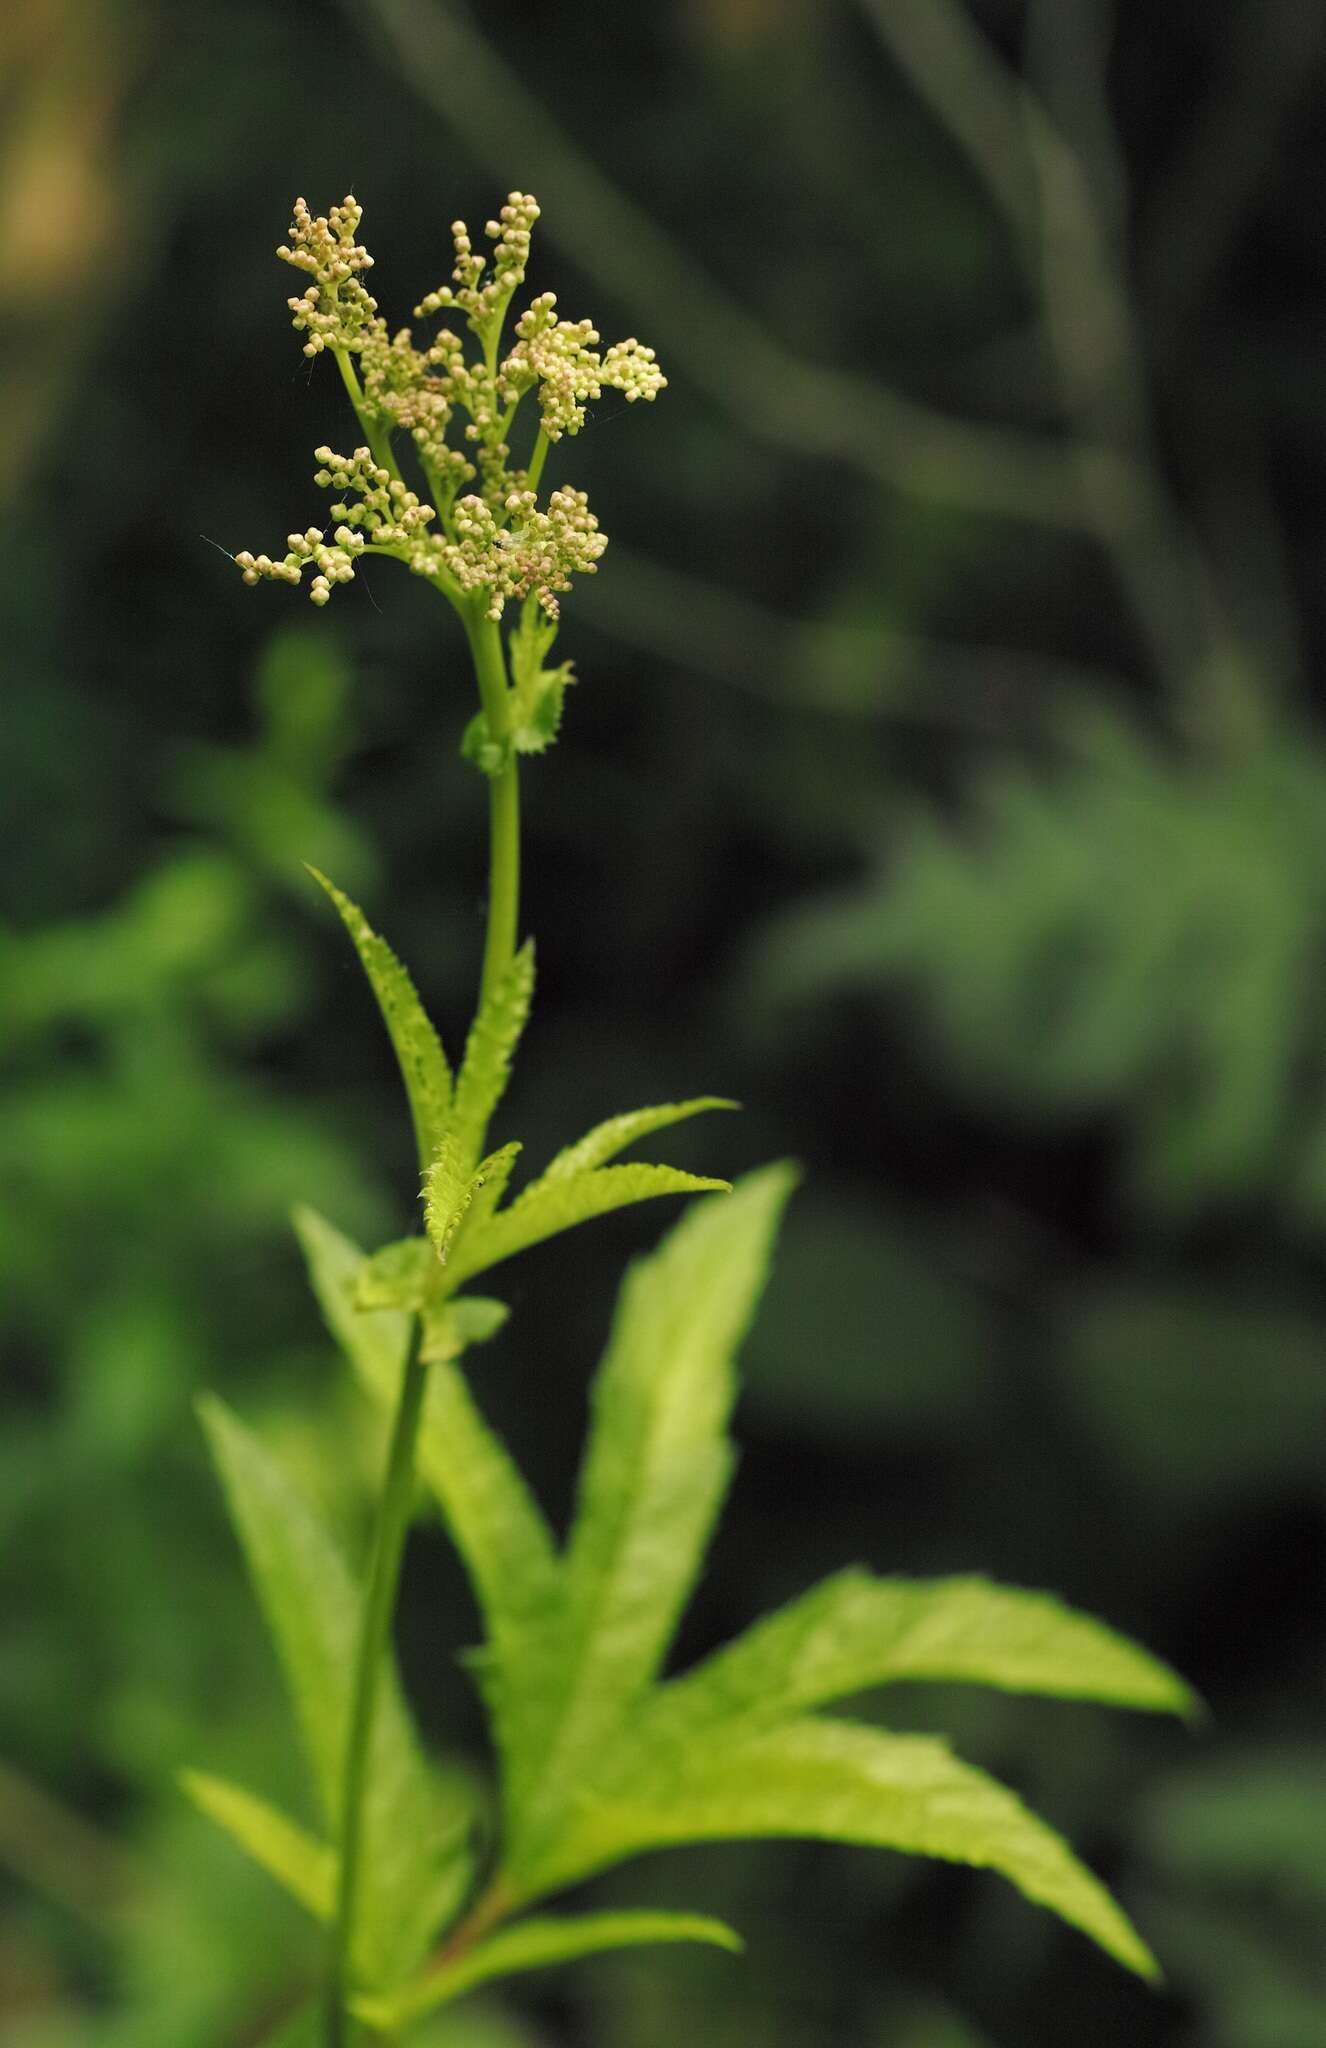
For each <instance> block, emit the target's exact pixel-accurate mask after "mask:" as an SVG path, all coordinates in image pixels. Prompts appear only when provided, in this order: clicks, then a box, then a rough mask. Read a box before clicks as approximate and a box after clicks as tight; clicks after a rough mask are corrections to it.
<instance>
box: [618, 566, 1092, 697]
mask: <svg viewBox="0 0 1326 2048" xmlns="http://www.w3.org/2000/svg"><path fill="white" fill-rule="evenodd" d="M586 617H587V618H588V620H589V623H590V624H591V625H594V626H597V627H598V628H599V629H600V630H601V631H603V632H606V633H608V634H610V635H611V636H612V637H613V638H614V639H617V640H621V641H624V642H625V643H626V645H628V646H631V647H638V648H640V649H642V650H643V651H644V652H646V653H649V654H651V655H655V656H658V657H661V658H662V659H664V660H666V661H675V662H676V663H677V664H678V666H679V667H682V668H685V669H689V670H691V672H692V673H700V674H703V675H707V676H710V677H712V678H713V679H714V680H715V681H716V682H722V683H726V684H729V685H732V686H735V687H736V688H738V689H740V690H743V691H745V692H746V693H747V694H749V695H752V696H755V697H759V698H760V699H762V700H764V701H765V702H773V703H776V704H780V705H782V706H784V707H785V708H787V709H789V710H796V711H809V712H815V713H819V714H821V715H824V716H827V717H830V718H835V717H836V718H842V717H847V718H888V719H894V720H897V721H899V722H903V721H911V722H914V723H917V724H924V725H953V726H960V727H962V728H963V729H964V730H969V731H987V730H988V731H992V732H998V733H1001V734H1005V735H1006V734H1007V732H1008V731H1009V728H1010V721H1011V720H1014V719H1016V718H1018V717H1021V718H1023V719H1027V718H1030V717H1033V716H1034V715H1035V713H1036V711H1037V709H1038V708H1039V706H1040V705H1041V704H1042V703H1043V702H1044V701H1046V700H1052V701H1058V702H1059V703H1060V704H1062V700H1063V698H1064V697H1065V696H1066V695H1071V696H1077V697H1086V696H1099V695H1100V694H1102V693H1105V692H1109V691H1117V689H1118V688H1119V679H1118V677H1117V676H1115V675H1113V674H1112V673H1111V672H1110V671H1108V670H1106V669H1103V668H1094V667H1091V666H1088V665H1087V664H1086V663H1078V662H1073V661H1062V660H1059V659H1056V658H1055V657H1053V656H1046V655H1040V654H1035V653H1026V652H1021V651H1014V650H1012V649H1010V648H1006V647H983V646H979V645H976V644H968V643H963V642H957V641H943V640H937V639H933V638H930V637H928V636H926V635H923V634H917V633H907V632H902V631H900V630H898V629H897V628H895V627H891V626H887V625H881V624H876V623H874V622H872V623H870V624H868V625H859V626H858V625H846V624H844V625H838V624H833V623H829V622H825V621H822V620H808V621H803V620H798V619H790V618H786V617H784V616H783V615H782V614H780V613H778V612H774V611H771V610H769V609H768V607H767V606H764V605H761V604H757V603H755V602H753V601H752V600H751V599H750V598H746V597H741V596H738V595H736V594H735V593H734V592H733V591H731V590H730V589H728V588H727V587H726V586H721V587H720V586H719V585H718V584H713V583H709V582H707V581H705V580H704V579H703V578H701V577H698V576H692V575H689V574H687V573H685V572H684V571H682V570H678V569H674V568H671V567H666V566H664V565H663V564H662V563H660V562H657V561H652V560H650V559H648V558H647V557H645V556H643V555H638V554H635V553H633V552H631V551H630V550H629V549H627V548H625V547H623V546H622V544H621V543H620V542H619V541H614V542H613V544H612V575H611V576H605V577H602V578H600V579H599V580H598V581H597V582H596V583H595V586H594V589H593V591H592V593H590V596H589V598H588V600H587V604H586Z"/></svg>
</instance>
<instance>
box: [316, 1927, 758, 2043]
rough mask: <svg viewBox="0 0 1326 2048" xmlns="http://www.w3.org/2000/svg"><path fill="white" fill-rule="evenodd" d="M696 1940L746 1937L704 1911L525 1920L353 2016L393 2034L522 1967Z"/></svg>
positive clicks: (727, 1942)
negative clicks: (644, 1946)
mask: <svg viewBox="0 0 1326 2048" xmlns="http://www.w3.org/2000/svg"><path fill="white" fill-rule="evenodd" d="M674 1941H698V1942H707V1943H709V1944H710V1946H712V1947H714V1948H722V1949H726V1950H727V1951H728V1953H729V1954H731V1955H739V1954H740V1953H741V1950H742V1947H743V1946H744V1944H743V1943H742V1940H741V1937H740V1935H738V1934H735V1933H734V1932H733V1930H732V1929H731V1928H730V1927H727V1926H725V1925H724V1924H723V1922H722V1921H721V1920H711V1919H710V1918H709V1917H708V1916H707V1915H705V1914H700V1913H651V1912H624V1913H584V1914H579V1915H577V1916H575V1917H574V1918H572V1917H570V1916H569V1915H568V1916H566V1917H562V1918H554V1917H552V1916H551V1915H549V1916H548V1917H546V1918H540V1919H531V1920H521V1921H519V1922H517V1923H516V1925H515V1926H512V1927H504V1928H502V1929H501V1930H500V1931H499V1932H498V1933H497V1934H494V1935H491V1936H490V1937H489V1938H488V1940H487V1941H485V1942H483V1943H482V1944H481V1945H480V1946H479V1947H478V1948H474V1949H471V1950H470V1952H469V1954H468V1955H464V1956H461V1957H459V1958H458V1959H457V1960H456V1961H455V1962H452V1963H444V1964H443V1965H442V1966H441V1967H440V1968H439V1969H436V1970H433V1971H431V1972H430V1973H429V1974H428V1975H427V1976H425V1977H423V1978H421V1979H420V1980H419V1982H418V1983H416V1984H413V1985H410V1986H408V1987H407V1988H406V1989H405V1990H404V1991H401V1992H397V1993H396V1994H395V1995H394V1996H392V1997H390V1998H362V1999H358V2000H356V2001H355V2007H354V2009H355V2013H356V2015H357V2017H358V2018H360V2019H363V2020H366V2021H367V2022H368V2024H369V2025H370V2026H374V2027H379V2028H381V2029H382V2030H383V2031H384V2032H387V2033H393V2032H395V2031H396V2030H397V2029H398V2028H401V2027H405V2026H408V2025H410V2024H411V2022H413V2021H414V2020H418V2019H422V2018H423V2016H424V2014H425V2013H427V2012H432V2011H433V2010H434V2009H435V2008H436V2007H437V2006H439V2005H444V2004H446V2003H447V2002H448V2001H449V2000H451V1999H453V1998H459V1997H461V1995H462V1994H463V1993H464V1992H466V1991H472V1990H474V1989H475V1987H476V1986H477V1985H479V1984H487V1983H490V1982H491V1981H492V1980H493V1979H494V1978H497V1977H511V1976H514V1975H516V1973H517V1972H518V1971H522V1970H540V1969H543V1968H545V1967H546V1965H548V1964H549V1963H567V1962H573V1961H574V1960H575V1959H576V1958H577V1957H579V1956H588V1955H596V1954H601V1953H602V1952H603V1951H604V1950H605V1949H617V1948H636V1947H640V1946H641V1945H647V1944H650V1943H655V1942H674Z"/></svg>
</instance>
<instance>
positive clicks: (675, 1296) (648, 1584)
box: [512, 1165, 795, 1882]
mask: <svg viewBox="0 0 1326 2048" xmlns="http://www.w3.org/2000/svg"><path fill="white" fill-rule="evenodd" d="M602 1170H603V1171H605V1172H608V1173H612V1172H624V1173H630V1172H633V1171H634V1170H635V1169H633V1168H630V1167H623V1168H611V1167H609V1168H605V1169H602ZM794 1180H795V1174H794V1173H793V1171H792V1169H791V1168H789V1167H787V1166H785V1165H784V1166H773V1167H767V1168H765V1169H764V1171H763V1172H760V1173H756V1174H752V1175H750V1176H749V1177H748V1178H747V1179H746V1180H744V1181H743V1182H742V1183H741V1184H740V1186H739V1187H738V1188H737V1189H736V1190H735V1191H734V1192H733V1193H732V1194H731V1195H729V1196H727V1197H725V1198H724V1200H722V1201H721V1202H719V1201H714V1202H701V1203H697V1204H696V1205H695V1207H693V1208H692V1209H691V1210H690V1211H689V1212H688V1214H687V1215H686V1216H685V1217H684V1218H683V1219H682V1221H681V1223H680V1224H679V1225H678V1226H677V1227H676V1229H675V1230H673V1231H672V1232H671V1233H670V1235H669V1236H668V1237H667V1238H666V1239H665V1240H664V1242H663V1244H662V1245H661V1246H660V1248H659V1250H658V1251H657V1252H655V1253H654V1254H653V1256H652V1257H651V1258H648V1259H644V1260H641V1261H639V1262H638V1263H637V1264H636V1265H635V1266H634V1267H633V1268H632V1269H631V1271H630V1272H629V1273H628V1275H627V1278H626V1282H625V1284H624V1286H623V1289H622V1293H621V1296H620V1299H619V1303H618V1308H617V1313H616V1317H615V1319H614V1323H613V1329H612V1334H611V1337H610V1339H609V1343H608V1349H607V1352H606V1354H605V1357H604V1360H603V1363H602V1365H601V1367H600V1369H599V1373H598V1376H597V1379H596V1382H595V1387H594V1397H593V1400H594V1413H593V1426H592V1430H591V1435H590V1441H589V1445H588V1448H587V1451H586V1454H585V1463H584V1467H583V1470H582V1473H581V1479H580V1486H579V1494H578V1501H577V1507H576V1516H575V1522H574V1525H573V1528H572V1531H571V1536H570V1540H569V1544H568V1549H567V1557H566V1563H565V1567H564V1570H565V1575H566V1612H565V1616H564V1617H561V1618H559V1622H558V1627H557V1637H556V1650H557V1654H558V1657H559V1659H560V1666H561V1670H560V1680H559V1683H558V1687H557V1690H556V1691H555V1692H554V1693H553V1694H551V1695H550V1697H549V1698H548V1700H547V1701H546V1702H545V1704H544V1706H543V1710H542V1711H543V1717H544V1734H543V1737H542V1745H541V1749H540V1751H539V1757H540V1764H541V1770H540V1776H539V1782H538V1787H537V1791H536V1788H535V1786H534V1785H533V1784H522V1785H521V1787H520V1788H519V1789H520V1794H521V1797H520V1802H519V1803H520V1804H521V1805H522V1806H524V1808H525V1809H526V1810H525V1811H523V1812H517V1813H516V1814H515V1815H514V1817H513V1818H514V1824H515V1827H516V1833H517V1840H516V1842H515V1843H514V1844H513V1845H512V1858H513V1863H512V1867H513V1870H514V1871H515V1874H516V1878H517V1882H519V1881H520V1863H521V1859H522V1857H526V1856H530V1857H537V1854H538V1850H539V1843H540V1841H541V1839H542V1837H543V1836H544V1835H545V1834H546V1832H547V1831H548V1830H549V1829H551V1831H552V1832H553V1833H554V1834H555V1833H556V1831H557V1826H558V1821H559V1818H560V1814H559V1808H560V1807H562V1806H564V1805H565V1803H566V1801H567V1800H568V1798H569V1799H571V1800H572V1801H574V1799H575V1798H576V1796H577V1793H578V1791H579V1789H580V1786H581V1783H582V1780H583V1779H584V1778H585V1777H586V1776H587V1775H588V1774H589V1772H590V1771H591V1769H592V1767H593V1766H594V1764H595V1763H596V1762H597V1760H598V1758H599V1756H600V1754H601V1751H602V1748H603V1745H604V1742H605V1741H606V1740H607V1739H608V1738H609V1737H610V1736H611V1735H613V1734H615V1733H616V1731H617V1729H618V1728H619V1727H620V1725H621V1723H622V1721H623V1719H624V1717H626V1716H627V1715H629V1713H630V1712H631V1711H632V1710H633V1708H634V1707H635V1706H636V1705H637V1703H638V1701H639V1698H640V1695H641V1694H642V1693H643V1691H644V1690H645V1688H646V1687H647V1686H648V1685H649V1683H650V1682H651V1680H652V1679H653V1678H654V1677H655V1676H656V1674H657V1671H658V1668H659V1665H660V1664H661V1662H662V1659H663V1657H664V1655H665V1653H666V1650H667V1646H668V1643H669V1641H670V1640H671V1636H672V1632H673V1629H674V1627H675V1625H676V1622H677V1618H678V1616H679V1615H680V1612H681V1609H682V1607H683V1605H684V1603H685V1600H686V1597H687V1595H688V1593H689V1592H690V1589H691V1586H692V1584H693V1582H694V1579H695V1576H696V1574H697V1572H698V1570H699V1566H700V1560H701V1557H702V1555H703V1552H704V1547H705V1544H706V1543H707V1541H708V1538H709V1534H710V1531H711V1529H712V1527H713V1523H714V1520H715V1517H716V1515H717V1513H718V1509H719V1505H720V1503H721V1501H722V1498H723V1494H724V1492H725V1491H726V1487H727V1483H728V1477H729V1473H730V1470H731V1464H732V1452H731V1447H730V1445H729V1443H728V1440H727V1434H726V1426H727V1420H728V1415H729V1413H730V1410H731V1407H732V1402H733V1398H734V1395H735V1391H736V1375H735V1370H734V1363H733V1361H734V1354H735V1351H736V1348H737V1346H738V1344H739V1343H740V1342H741V1339H742V1337H743V1336H744V1334H745V1331H746V1327H747V1325H748V1323H749V1322H750V1319H751V1316H752V1315H753V1313H754V1310H755V1305H756V1302H757V1301H758V1299H759V1295H760V1290H761V1288H762V1287H763V1284H764V1279H765V1274H766V1271H767V1267H768V1262H769V1253H770V1248H771V1246H772V1242H773V1237H774V1232H775V1230H776V1229H777V1225H778V1219H779V1217H780V1215H781V1213H782V1209H783V1205H784V1203H785V1202H786V1200H787V1198H788V1196H789V1194H790V1193H791V1190H792V1186H793V1183H794ZM577 1184H578V1183H577V1182H574V1181H573V1182H569V1183H566V1185H568V1186H572V1187H574V1186H576V1185H577Z"/></svg>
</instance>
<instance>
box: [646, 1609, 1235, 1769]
mask: <svg viewBox="0 0 1326 2048" xmlns="http://www.w3.org/2000/svg"><path fill="white" fill-rule="evenodd" d="M899 1679H931V1680H944V1679H950V1680H956V1681H959V1682H961V1683H963V1684H968V1685H990V1686H997V1687H999V1688H1000V1689H1001V1690H1003V1691H1005V1692H1029V1693H1043V1694H1046V1695H1049V1696H1051V1697H1053V1698H1058V1699H1084V1700H1085V1699H1090V1700H1103V1701H1106V1702H1110V1703H1112V1704H1114V1705H1116V1706H1124V1707H1142V1708H1148V1709H1152V1710H1154V1711H1157V1712H1169V1713H1178V1714H1187V1715H1191V1714H1193V1713H1194V1711H1195V1710H1196V1708H1197V1702H1196V1699H1195V1696H1194V1694H1193V1693H1192V1692H1191V1691H1190V1689H1189V1688H1188V1687H1187V1686H1186V1685H1185V1684H1184V1682H1183V1680H1182V1679H1181V1678H1180V1677H1179V1676H1178V1675H1177V1673H1176V1672H1174V1671H1171V1670H1170V1668H1169V1667H1168V1665H1166V1664H1162V1663H1161V1662H1160V1661H1159V1659H1158V1658H1155V1657H1152V1656H1150V1655H1149V1654H1148V1652H1147V1651H1145V1650H1143V1649H1140V1648H1139V1647H1138V1646H1137V1645H1136V1644H1135V1643H1131V1642H1129V1641H1128V1639H1127V1638H1126V1637H1125V1636H1121V1635H1117V1634H1116V1633H1115V1631H1114V1630H1113V1629H1111V1628H1107V1627H1106V1626H1105V1624H1104V1623H1103V1622H1099V1621H1095V1620H1093V1619H1092V1618H1091V1617H1090V1616H1089V1615H1085V1614H1077V1613H1075V1612H1074V1611H1073V1609H1072V1608H1070V1607H1065V1606H1064V1605H1063V1604H1062V1603H1061V1602H1060V1601H1058V1600H1056V1599H1054V1597H1053V1596H1052V1595H1050V1594H1048V1593H1030V1592H1024V1591H1022V1590H1021V1589H1019V1588H1016V1587H1010V1586H995V1585H991V1584H990V1582H989V1581H988V1580H986V1579H981V1578H954V1579H933V1580H928V1581H927V1580H917V1579H879V1578H876V1577H874V1576H873V1574H872V1573H870V1572H866V1571H859V1570H852V1571H845V1572H840V1573H838V1574H836V1575H835V1576H834V1577H833V1578H831V1579H826V1580H825V1581H824V1583H823V1584H822V1585H819V1586H816V1587H815V1588H814V1589H813V1590H812V1591H811V1592H809V1593H806V1594H803V1596H802V1597H801V1598H800V1599H799V1600H793V1601H792V1602H791V1603H790V1604H789V1605H788V1606H786V1607H784V1608H781V1609H780V1610H779V1612H778V1613H776V1614H772V1615H770V1616H768V1618H767V1619H766V1620H764V1621H760V1622H757V1623H756V1624H755V1626H754V1627H753V1628H750V1629H748V1630H747V1631H746V1633H745V1634H744V1635H742V1636H740V1637H739V1638H738V1639H737V1641H736V1642H734V1643H730V1644H728V1645H727V1646H726V1647H725V1648H723V1649H721V1650H718V1651H716V1652H715V1653H714V1655H713V1656H711V1657H708V1658H706V1659H705V1661H704V1663H702V1664H701V1665H699V1666H698V1667H697V1668H696V1669H695V1670H694V1671H690V1672H687V1673H685V1674H684V1675H683V1676H682V1677H681V1678H678V1679H674V1680H673V1681H672V1683H671V1684H669V1685H666V1686H664V1687H663V1688H662V1690H661V1691H660V1692H659V1693H658V1694H657V1695H656V1696H655V1698H654V1700H653V1701H652V1702H651V1704H650V1706H649V1708H648V1709H647V1712H646V1721H647V1726H648V1727H649V1729H650V1730H651V1731H656V1732H657V1734H658V1735H659V1736H660V1737H661V1736H663V1735H664V1734H666V1736H667V1737H668V1738H669V1739H671V1740H676V1739H679V1738H681V1737H683V1736H685V1737H687V1738H689V1737H691V1736H693V1735H698V1734H703V1733H706V1732H708V1731H709V1730H710V1729H715V1728H717V1727H718V1726H719V1725H720V1724H721V1725H722V1726H723V1728H724V1729H726V1730H728V1731H732V1730H733V1729H734V1728H735V1727H736V1725H737V1724H738V1723H740V1724H742V1725H743V1726H748V1725H750V1724H752V1723H754V1724H757V1725H758V1724H760V1723H768V1722H771V1721H776V1720H779V1719H786V1718H787V1717H788V1716H789V1715H792V1714H799V1713H802V1712H804V1710H805V1709H806V1708H807V1707H816V1706H823V1705H824V1704H825V1703H826V1702H827V1701H830V1700H835V1699H844V1698H846V1697H847V1696H848V1695H849V1694H850V1693H855V1692H863V1691H865V1690H866V1689H867V1688H869V1687H871V1686H878V1685H891V1684H893V1683H895V1682H896V1681H897V1680H899Z"/></svg>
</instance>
